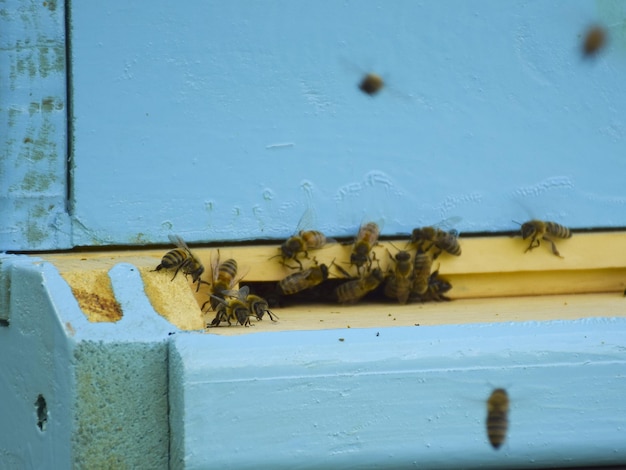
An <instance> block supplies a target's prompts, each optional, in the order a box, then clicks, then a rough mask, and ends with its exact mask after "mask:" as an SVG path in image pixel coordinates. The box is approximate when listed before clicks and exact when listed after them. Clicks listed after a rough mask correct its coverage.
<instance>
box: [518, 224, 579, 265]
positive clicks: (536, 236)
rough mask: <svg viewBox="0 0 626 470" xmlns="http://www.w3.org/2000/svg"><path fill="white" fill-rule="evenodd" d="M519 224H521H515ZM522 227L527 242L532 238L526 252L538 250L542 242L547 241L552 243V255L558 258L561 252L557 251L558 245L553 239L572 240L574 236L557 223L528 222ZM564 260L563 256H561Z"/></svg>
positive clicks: (523, 236)
mask: <svg viewBox="0 0 626 470" xmlns="http://www.w3.org/2000/svg"><path fill="white" fill-rule="evenodd" d="M515 223H517V224H519V222H515ZM520 225H521V227H522V228H521V231H522V238H523V239H524V240H526V239H527V238H530V245H528V248H526V250H525V251H524V253H526V252H527V251H530V250H533V249H534V248H537V247H538V246H539V245H540V244H541V240H545V241H547V242H550V244H551V245H552V253H554V254H555V255H556V256H561V254H560V253H559V250H557V249H556V244H555V243H554V241H553V240H552V237H556V238H570V237H571V236H572V232H571V231H570V229H568V228H567V227H564V226H563V225H560V224H557V223H556V222H544V221H542V220H530V221H528V222H524V223H523V224H520ZM561 258H562V256H561Z"/></svg>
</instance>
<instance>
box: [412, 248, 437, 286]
mask: <svg viewBox="0 0 626 470" xmlns="http://www.w3.org/2000/svg"><path fill="white" fill-rule="evenodd" d="M433 259H434V256H433V254H432V253H431V252H430V251H423V250H422V249H421V248H418V249H417V253H415V258H413V283H412V285H411V293H412V294H414V295H418V296H420V295H423V294H424V293H426V291H427V290H428V283H429V280H430V270H431V269H432V266H433Z"/></svg>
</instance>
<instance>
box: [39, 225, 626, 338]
mask: <svg viewBox="0 0 626 470" xmlns="http://www.w3.org/2000/svg"><path fill="white" fill-rule="evenodd" d="M392 243H393V245H391V244H389V243H387V242H382V243H381V244H380V246H377V247H376V253H377V258H378V259H379V262H380V267H381V268H382V269H383V270H386V269H387V268H388V266H390V262H389V255H388V254H387V251H386V250H389V252H390V253H392V254H393V253H395V252H396V248H394V246H395V247H399V248H405V246H406V240H395V241H393V242H392ZM460 243H461V246H462V250H463V252H462V255H461V256H459V257H454V256H450V255H447V254H443V255H441V256H440V257H439V258H438V259H437V260H436V262H435V267H437V266H439V270H440V275H441V276H442V277H443V278H445V279H446V280H448V281H449V282H451V283H452V286H453V288H452V290H451V291H450V292H449V293H448V295H449V297H450V298H452V299H454V300H453V301H452V302H442V303H427V304H415V303H414V304H409V305H399V304H397V303H396V302H392V301H390V302H389V303H367V302H361V303H358V304H357V305H354V306H342V305H333V304H327V305H326V304H325V305H298V306H294V307H290V308H287V309H276V310H275V313H277V314H278V316H279V317H280V321H279V322H277V323H275V324H273V323H272V322H270V321H269V319H265V320H264V321H262V322H255V323H256V324H255V326H254V327H251V328H243V327H241V326H233V327H230V328H229V327H220V328H216V329H212V330H210V331H211V332H217V333H220V334H238V333H243V332H252V331H265V330H268V329H270V330H273V331H275V330H281V329H289V330H297V329H319V328H345V327H347V326H350V327H364V326H367V327H375V326H380V327H384V326H400V325H414V324H416V323H419V324H420V325H429V324H451V323H474V322H491V321H520V320H546V319H571V318H582V317H587V316H623V315H624V314H623V313H622V312H623V311H624V310H626V309H624V308H622V306H626V299H624V298H623V296H622V293H623V291H624V289H625V288H626V233H624V232H604V233H584V234H574V236H573V237H572V238H571V239H566V240H557V246H558V249H559V251H560V252H561V254H562V255H563V257H562V258H559V257H557V256H554V255H553V254H552V253H551V251H550V247H549V245H547V244H545V243H543V244H542V245H541V246H540V247H538V248H536V249H535V250H533V251H531V252H528V253H524V250H525V249H526V247H527V245H528V242H527V241H523V240H521V238H519V237H517V238H512V237H508V236H494V237H478V238H466V239H463V238H461V239H460ZM350 250H351V246H349V245H340V244H337V243H336V244H332V245H329V246H327V247H325V248H323V249H321V250H317V251H315V252H311V257H313V256H314V257H315V259H316V260H317V261H318V262H319V263H326V264H330V263H331V262H332V261H333V260H334V262H335V263H338V264H341V265H342V266H343V267H345V268H346V269H349V266H348V264H345V263H346V262H347V261H348V260H349V257H350ZM167 251H168V249H162V250H153V249H150V250H141V249H139V250H122V251H96V252H94V251H92V252H80V253H79V252H71V253H61V254H59V253H54V254H44V255H40V257H42V258H44V259H45V260H47V261H50V262H52V263H53V264H54V265H55V266H56V267H57V269H58V270H59V271H60V273H61V275H62V276H63V277H64V278H65V279H66V281H67V282H68V283H69V284H70V287H72V289H73V290H74V291H75V292H78V291H81V292H82V293H83V294H84V293H85V292H84V291H85V288H86V287H85V286H89V285H91V286H92V287H93V286H95V285H96V284H97V283H98V282H103V281H102V279H106V277H105V276H103V274H104V273H106V272H108V270H109V269H110V268H111V267H113V266H114V265H115V264H117V263H121V262H127V263H131V264H134V265H135V266H137V267H138V268H139V270H140V272H141V275H142V277H143V279H144V284H145V286H146V294H147V295H148V297H149V298H150V300H151V302H152V304H153V307H154V308H155V310H156V311H157V312H158V313H160V314H161V315H162V316H164V317H165V318H167V319H168V320H169V321H171V322H172V323H173V324H175V325H176V326H177V327H179V328H181V329H200V328H202V327H203V323H204V320H203V318H202V315H201V313H200V311H199V307H198V306H199V305H202V304H203V303H204V302H205V301H206V300H207V299H208V292H209V288H208V287H207V286H205V285H202V286H201V289H200V291H199V292H198V293H196V292H195V287H196V286H195V285H194V286H191V284H189V286H190V287H189V288H187V282H185V280H184V277H183V276H182V275H180V274H179V275H178V277H177V278H176V279H175V280H174V282H170V279H171V278H172V274H173V273H171V272H168V271H165V270H162V271H158V272H154V271H152V270H153V269H154V268H155V267H156V266H157V265H158V264H159V263H160V261H161V258H162V256H163V255H164V254H165V253H166V252H167ZM192 251H193V253H194V254H195V256H197V257H198V258H199V259H200V260H201V261H202V263H203V264H204V266H205V268H206V271H205V274H204V276H203V278H204V279H205V280H207V281H209V280H210V272H211V268H210V266H211V260H212V259H215V257H216V255H217V251H218V250H217V249H216V248H204V247H192ZM278 252H279V251H278V245H263V246H245V247H244V246H241V247H220V248H219V253H220V258H221V260H222V261H223V260H225V259H227V258H235V259H236V260H237V261H238V264H239V271H240V273H245V276H244V281H245V282H277V281H278V280H280V279H282V278H283V277H285V276H286V275H288V274H290V273H292V272H293V270H290V269H288V268H285V267H283V266H282V265H281V264H280V263H279V262H278V258H272V257H274V256H275V255H276V254H277V253H278ZM307 263H311V261H310V260H303V264H304V265H305V268H306V266H307ZM331 272H332V273H333V274H334V275H336V276H339V273H338V272H336V271H335V270H333V269H331ZM189 281H190V280H189ZM94 283H95V284H94ZM93 290H94V291H96V292H99V293H100V295H102V293H103V292H107V289H106V286H104V287H102V288H101V289H100V288H99V290H98V289H96V287H93ZM109 291H110V288H109ZM600 293H606V294H605V295H574V294H600ZM194 296H195V301H194ZM520 296H525V297H520ZM81 307H82V308H83V311H84V312H85V314H86V315H88V316H90V315H94V318H91V319H92V321H107V320H106V318H107V315H106V314H102V312H101V313H100V314H99V316H98V315H96V314H94V313H93V312H91V310H89V309H86V308H85V307H84V306H83V305H82V304H81ZM92 310H93V308H92ZM96 310H97V305H96ZM96 313H97V312H96ZM95 316H97V317H98V318H97V319H96V318H95ZM212 316H213V313H212V312H209V313H208V314H207V317H209V318H208V319H209V320H210V319H211V318H212ZM112 320H113V321H114V319H112Z"/></svg>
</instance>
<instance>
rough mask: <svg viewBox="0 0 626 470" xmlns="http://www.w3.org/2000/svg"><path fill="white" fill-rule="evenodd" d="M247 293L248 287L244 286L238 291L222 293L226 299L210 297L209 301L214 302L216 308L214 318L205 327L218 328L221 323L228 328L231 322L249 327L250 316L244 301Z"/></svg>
mask: <svg viewBox="0 0 626 470" xmlns="http://www.w3.org/2000/svg"><path fill="white" fill-rule="evenodd" d="M249 292H250V290H249V288H248V286H244V287H242V288H241V289H239V290H238V291H236V290H225V291H222V294H223V295H224V296H226V297H228V298H225V297H217V296H215V295H211V299H214V300H215V302H216V303H217V306H216V307H215V318H214V319H213V321H212V322H211V323H210V324H209V325H207V327H213V326H219V324H220V323H221V322H223V321H225V322H227V323H228V326H231V325H232V321H235V323H239V324H240V325H243V326H249V325H250V316H251V315H252V313H251V312H250V308H249V306H248V302H247V301H246V299H247V297H248V294H249Z"/></svg>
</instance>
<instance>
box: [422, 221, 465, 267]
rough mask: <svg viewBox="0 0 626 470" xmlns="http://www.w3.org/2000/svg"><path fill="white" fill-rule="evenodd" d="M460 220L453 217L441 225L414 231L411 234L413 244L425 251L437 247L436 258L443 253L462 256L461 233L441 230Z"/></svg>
mask: <svg viewBox="0 0 626 470" xmlns="http://www.w3.org/2000/svg"><path fill="white" fill-rule="evenodd" d="M455 220H460V219H459V218H457V217H451V218H450V219H446V220H445V221H443V222H440V223H439V224H437V225H435V226H432V227H420V228H415V229H413V233H412V234H411V243H414V244H415V245H417V247H418V248H421V249H422V250H423V251H428V250H429V249H430V248H432V247H435V248H436V249H437V250H438V251H436V252H435V253H434V256H433V257H434V258H435V259H437V257H438V256H439V255H440V254H441V253H442V252H444V251H445V252H447V253H449V254H451V255H454V256H459V255H460V254H461V245H459V239H458V237H459V232H458V231H456V230H449V231H446V230H442V229H441V228H439V226H441V225H442V224H446V225H447V224H449V223H451V222H452V221H455Z"/></svg>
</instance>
